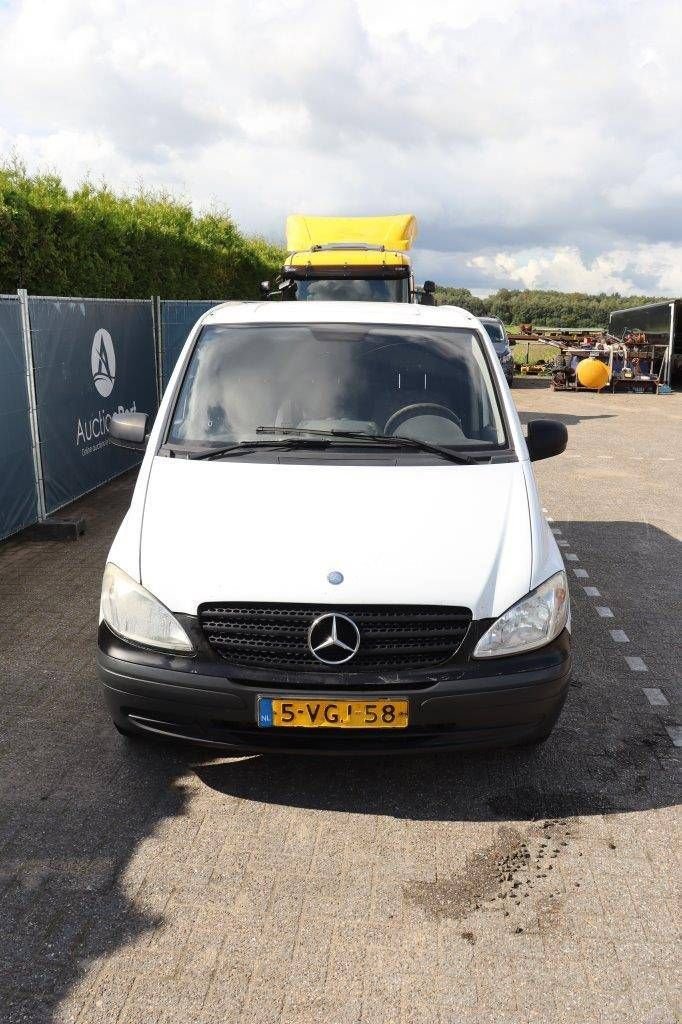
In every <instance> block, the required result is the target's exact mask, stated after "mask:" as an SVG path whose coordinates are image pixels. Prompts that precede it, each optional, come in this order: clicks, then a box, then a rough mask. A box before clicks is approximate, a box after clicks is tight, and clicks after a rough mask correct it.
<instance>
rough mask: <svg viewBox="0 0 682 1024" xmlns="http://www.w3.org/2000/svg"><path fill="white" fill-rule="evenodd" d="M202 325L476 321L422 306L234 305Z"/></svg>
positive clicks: (218, 309)
mask: <svg viewBox="0 0 682 1024" xmlns="http://www.w3.org/2000/svg"><path fill="white" fill-rule="evenodd" d="M202 322H203V323H205V324H233V323H277V324H280V323H281V324H286V323H321V324H324V323H329V324H340V323H346V324H358V323H360V324H363V323H364V324H405V325H407V326H409V325H410V324H415V325H419V326H423V327H425V326H433V327H437V326H438V327H468V328H470V329H471V328H473V329H475V328H476V326H477V325H478V320H477V318H476V317H474V316H473V315H472V314H471V313H469V312H468V311H467V310H466V309H461V308H460V307H459V306H426V305H424V306H422V305H418V304H417V303H409V302H317V301H316V302H236V303H222V304H221V305H220V306H214V307H213V308H212V309H210V310H209V311H208V312H207V313H205V314H204V316H203V317H202Z"/></svg>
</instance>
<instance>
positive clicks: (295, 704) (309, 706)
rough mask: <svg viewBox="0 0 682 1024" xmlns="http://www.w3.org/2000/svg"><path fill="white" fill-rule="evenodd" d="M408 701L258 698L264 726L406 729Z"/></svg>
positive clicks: (259, 719) (259, 711)
mask: <svg viewBox="0 0 682 1024" xmlns="http://www.w3.org/2000/svg"><path fill="white" fill-rule="evenodd" d="M408 717H409V701H406V700H371V701H365V700H279V699H273V698H271V697H260V698H259V699H258V725H259V726H260V728H261V729H272V728H275V729H404V728H405V726H406V725H407V721H408Z"/></svg>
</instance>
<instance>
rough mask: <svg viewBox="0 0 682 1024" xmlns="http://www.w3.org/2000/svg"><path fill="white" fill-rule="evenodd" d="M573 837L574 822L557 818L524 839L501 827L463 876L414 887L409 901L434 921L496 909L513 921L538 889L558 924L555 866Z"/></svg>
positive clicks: (406, 890)
mask: <svg viewBox="0 0 682 1024" xmlns="http://www.w3.org/2000/svg"><path fill="white" fill-rule="evenodd" d="M574 834H575V822H574V821H572V820H567V821H566V820H560V819H556V818H554V819H548V820H545V821H544V822H534V823H533V824H532V825H530V826H529V828H528V830H527V831H526V833H525V834H524V832H522V831H521V830H520V829H518V828H513V827H511V826H508V825H501V826H500V827H499V829H498V832H497V836H496V839H495V842H494V843H492V844H491V845H490V846H487V847H485V848H484V849H482V850H477V851H476V852H475V853H473V854H470V855H469V856H468V857H467V858H466V861H465V863H464V867H463V868H462V869H461V870H460V871H458V872H455V873H453V874H452V875H450V876H448V877H446V878H439V879H436V881H435V882H424V881H414V882H410V883H408V884H407V885H406V886H405V888H404V893H405V897H406V899H408V900H409V901H410V902H412V903H414V904H416V905H417V906H420V907H421V908H422V910H424V912H425V913H426V914H427V915H428V916H429V917H431V918H436V919H440V918H450V919H453V920H459V921H461V920H464V919H465V918H467V917H469V915H471V914H473V913H475V912H476V911H477V910H480V909H482V908H487V909H492V908H493V907H494V908H495V909H499V910H501V911H502V912H503V915H504V916H505V917H509V916H510V915H511V914H512V912H514V911H515V910H516V908H521V909H523V908H524V901H527V900H528V899H529V897H530V896H531V895H532V893H533V890H534V889H535V888H536V887H538V888H539V889H540V892H539V893H538V895H539V896H540V897H541V902H542V906H543V907H549V906H551V907H552V913H551V914H545V915H544V916H545V919H546V923H549V921H550V919H551V920H552V921H553V920H554V919H557V913H558V908H559V900H560V897H561V895H562V888H561V885H560V884H559V887H558V888H557V883H558V882H559V879H558V872H557V873H555V869H556V861H557V858H558V857H559V856H560V855H561V852H562V851H563V850H564V849H565V848H566V847H567V846H568V844H569V842H570V840H571V838H572V837H573V836H574ZM555 878H556V882H555V881H554V880H555ZM550 901H553V902H550ZM519 930H521V929H519Z"/></svg>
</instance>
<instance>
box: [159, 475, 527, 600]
mask: <svg viewBox="0 0 682 1024" xmlns="http://www.w3.org/2000/svg"><path fill="white" fill-rule="evenodd" d="M531 560H532V550H531V529H530V516H529V506H528V497H527V492H526V483H525V478H524V473H523V466H522V464H521V463H518V462H510V463H500V464H497V465H473V466H466V465H462V466H458V465H452V464H443V465H437V466H395V465H380V466H377V465H373V466H369V465H363V466H357V465H354V466H353V465H339V464H334V465H304V464H293V463H282V464H272V463H246V462H242V463H235V462H230V461H228V460H225V461H223V462H218V461H211V462H206V461H191V460H184V459H182V460H180V459H169V458H164V457H158V456H157V457H156V458H154V460H153V463H152V466H151V471H150V476H149V481H148V486H147V494H146V499H145V505H144V514H143V524H142V531H141V550H140V573H141V582H142V584H143V586H145V587H146V588H147V589H148V590H149V591H151V593H153V594H155V595H156V597H158V598H159V600H161V601H162V602H163V603H164V604H165V605H166V606H167V607H168V608H170V609H171V611H173V612H184V613H186V614H189V615H196V613H197V607H198V605H200V604H202V603H203V602H205V601H278V602H279V601H293V602H301V603H303V602H305V603H322V604H331V605H333V604H374V603H376V604H385V603H396V604H441V605H457V606H464V607H467V608H470V609H471V610H472V612H473V615H474V618H477V619H478V618H487V617H491V616H497V615H500V614H501V613H502V612H503V611H504V610H505V609H506V608H508V607H509V606H510V605H511V604H513V603H514V602H515V601H517V600H518V599H519V598H520V597H522V596H523V595H524V594H525V593H527V592H528V590H529V589H530V580H531ZM334 570H336V571H337V572H341V573H342V574H343V577H344V580H343V583H342V584H341V585H339V586H332V585H331V584H330V583H329V582H328V581H327V575H328V574H329V573H330V572H331V571H334Z"/></svg>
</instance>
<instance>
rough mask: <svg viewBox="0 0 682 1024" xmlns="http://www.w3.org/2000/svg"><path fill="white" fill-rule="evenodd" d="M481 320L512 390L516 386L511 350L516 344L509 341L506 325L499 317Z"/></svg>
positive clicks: (484, 317) (488, 317)
mask: <svg viewBox="0 0 682 1024" xmlns="http://www.w3.org/2000/svg"><path fill="white" fill-rule="evenodd" d="M480 320H481V323H482V324H483V326H484V327H485V329H486V331H487V334H488V337H489V338H490V340H491V341H492V343H493V348H494V349H495V351H496V352H497V355H498V356H499V359H500V362H501V364H502V370H503V371H504V375H505V377H506V379H507V384H508V385H509V387H510V388H511V387H513V386H514V356H513V355H512V351H511V350H512V347H513V346H514V345H515V344H516V342H515V341H510V340H509V336H508V334H507V332H506V330H505V327H504V324H503V323H502V321H501V320H500V319H499V318H498V317H496V316H482V317H481V318H480Z"/></svg>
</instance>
